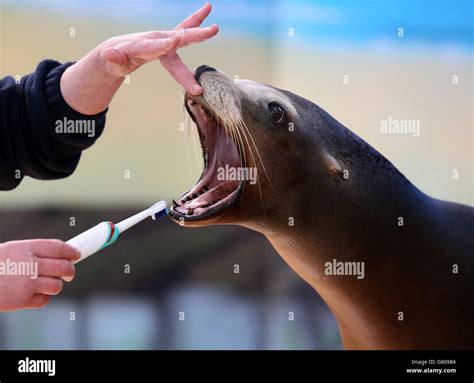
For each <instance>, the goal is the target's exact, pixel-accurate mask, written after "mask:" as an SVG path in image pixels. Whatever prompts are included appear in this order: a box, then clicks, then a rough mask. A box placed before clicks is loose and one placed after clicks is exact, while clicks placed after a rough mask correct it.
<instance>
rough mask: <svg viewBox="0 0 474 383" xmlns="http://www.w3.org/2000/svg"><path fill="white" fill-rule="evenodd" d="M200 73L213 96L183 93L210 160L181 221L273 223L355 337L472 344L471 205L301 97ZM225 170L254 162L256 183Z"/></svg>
mask: <svg viewBox="0 0 474 383" xmlns="http://www.w3.org/2000/svg"><path fill="white" fill-rule="evenodd" d="M195 75H196V78H197V80H198V81H199V82H200V84H201V85H202V87H203V89H204V93H203V95H201V96H192V95H190V94H186V95H185V99H184V102H185V107H186V109H187V111H188V112H189V114H190V116H191V118H192V119H193V120H194V121H195V122H196V125H197V127H198V132H199V136H200V140H201V144H202V150H203V157H204V171H203V173H202V175H201V178H200V180H199V181H198V182H197V184H196V186H195V187H194V188H192V189H191V190H190V191H188V192H187V193H185V194H184V195H183V196H182V197H181V198H179V199H178V202H174V201H173V207H172V208H171V210H170V216H171V217H172V219H173V220H175V221H176V222H179V223H180V224H182V225H185V226H187V227H196V226H205V225H214V224H237V225H242V226H245V227H247V228H250V229H253V230H256V231H258V232H260V233H262V234H264V235H265V236H266V237H267V238H268V240H269V241H270V242H271V243H272V245H273V246H274V247H275V249H276V250H277V251H278V253H279V254H280V255H281V256H282V257H283V258H284V260H285V261H286V262H287V263H288V265H289V266H290V267H291V268H292V269H293V270H294V271H295V272H296V273H297V274H298V275H299V276H301V278H303V279H304V280H305V281H306V282H307V283H309V284H310V285H311V286H312V287H313V288H314V289H315V290H316V291H317V292H318V293H319V294H320V296H321V297H322V298H323V299H324V301H325V302H326V303H327V305H328V307H329V308H330V310H331V311H332V313H333V314H334V316H335V318H336V320H337V323H338V326H339V330H340V334H341V338H342V342H343V345H344V347H345V348H348V349H458V348H459V349H462V348H473V347H474V326H473V323H474V258H473V254H474V251H473V250H474V235H473V228H474V209H473V208H472V207H470V206H465V205H461V204H458V203H452V202H446V201H441V200H438V199H434V198H431V197H430V196H428V195H426V194H425V193H423V192H422V191H420V190H419V189H418V188H417V187H415V186H414V185H413V184H412V183H411V182H410V181H409V180H408V179H407V178H405V177H404V176H403V174H401V173H400V172H399V171H398V170H397V169H396V168H395V166H394V165H392V164H391V163H390V162H389V161H388V160H387V159H386V158H385V157H384V156H382V155H381V154H380V153H379V152H377V151H376V150H375V149H374V148H372V147H371V146H370V145H369V144H367V143H366V142H364V141H363V140H362V139H361V138H359V137H358V136H357V135H356V134H354V133H353V132H351V131H350V130H349V129H347V128H346V127H344V126H343V125H342V124H340V123H339V122H338V121H336V120H335V119H334V118H333V117H331V116H330V115H329V114H328V113H326V112H325V111H324V110H322V109H321V108H320V107H319V106H317V105H315V104H313V103H312V102H310V101H308V100H306V99H304V98H302V97H299V96H297V95H295V94H293V93H290V92H288V91H285V90H281V89H278V88H274V87H272V86H269V85H263V84H260V83H257V82H254V81H248V80H239V81H233V80H231V79H230V78H229V77H227V76H226V75H225V74H224V73H222V72H220V71H218V70H216V69H214V68H211V67H208V66H201V67H199V68H198V69H197V70H196V72H195ZM223 168H227V169H230V168H233V169H242V168H254V169H256V173H257V174H258V182H256V183H254V184H253V185H252V184H251V183H250V182H248V180H246V179H242V178H238V177H231V176H230V175H229V174H227V178H226V177H222V174H221V176H220V177H219V176H218V174H219V172H220V173H222V169H223ZM235 174H240V175H242V174H244V173H242V172H240V171H239V172H234V175H235ZM361 271H362V272H361Z"/></svg>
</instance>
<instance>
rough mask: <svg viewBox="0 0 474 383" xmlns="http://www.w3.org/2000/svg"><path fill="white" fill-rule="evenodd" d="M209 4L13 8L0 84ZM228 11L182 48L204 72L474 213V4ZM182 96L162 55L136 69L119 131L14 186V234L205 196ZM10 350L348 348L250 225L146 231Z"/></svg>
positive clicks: (55, 303)
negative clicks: (193, 194)
mask: <svg viewBox="0 0 474 383" xmlns="http://www.w3.org/2000/svg"><path fill="white" fill-rule="evenodd" d="M201 5H202V4H201V2H196V1H180V2H174V1H151V0H149V1H145V0H143V1H140V0H139V1H121V0H113V1H98V0H95V1H92V0H90V1H88V0H70V1H53V0H36V1H33V0H31V1H23V0H15V1H6V0H3V1H1V7H0V24H1V27H0V76H1V77H3V76H6V75H12V76H15V75H20V76H21V75H24V74H27V73H29V72H31V71H33V70H34V68H35V67H36V65H37V64H38V63H39V62H40V61H41V60H43V59H45V58H53V59H56V60H58V61H61V62H65V61H73V60H78V59H79V58H81V57H82V56H83V55H85V54H86V53H87V52H88V51H89V50H91V49H92V48H94V47H95V46H97V45H98V44H99V43H101V42H102V41H104V40H106V39H107V38H109V37H112V36H114V35H119V34H125V33H131V32H137V31H146V30H154V29H171V28H173V27H174V26H175V25H176V24H177V23H179V21H180V20H181V19H183V18H184V17H185V16H187V15H188V14H190V13H192V12H193V11H194V10H195V9H197V8H198V7H199V6H201ZM213 6H214V10H213V12H212V14H211V16H210V17H209V18H208V20H207V21H206V24H211V23H217V24H219V25H220V27H221V31H220V33H219V34H218V36H217V37H216V38H214V39H212V40H211V41H208V42H206V43H204V44H201V45H199V46H192V47H189V48H186V49H184V50H182V51H181V55H182V57H183V59H184V60H185V62H186V63H187V64H188V65H189V66H190V67H195V66H198V65H200V64H209V65H211V66H215V67H218V68H219V69H221V70H223V71H224V72H226V73H227V74H228V75H229V76H231V77H234V76H235V77H238V78H241V79H243V78H248V79H252V80H256V81H259V82H263V83H269V84H272V85H274V86H277V87H280V88H284V89H288V90H290V91H292V92H294V93H297V94H299V95H301V96H303V97H305V98H307V99H310V100H312V101H313V102H316V103H317V104H318V105H320V106H321V107H322V108H323V109H325V110H326V111H328V112H329V113H330V114H332V115H333V116H334V117H335V118H336V119H338V120H339V121H340V122H341V123H343V124H344V125H346V126H347V127H348V128H350V129H351V130H353V131H354V132H355V133H357V134H358V135H360V136H361V137H362V138H363V139H365V140H366V141H368V142H369V143H370V144H371V145H373V146H374V147H375V148H377V149H378V150H379V151H380V152H381V153H382V154H384V155H385V156H386V157H387V158H388V159H389V160H390V161H392V162H393V163H394V164H395V166H397V167H398V169H399V170H400V171H402V172H403V173H404V174H405V175H406V176H407V177H408V178H409V179H410V180H411V181H412V182H414V183H415V184H416V185H417V186H418V187H419V188H420V189H422V190H423V191H424V192H426V193H428V194H430V195H432V196H434V197H438V198H443V199H447V200H452V201H457V202H461V203H466V204H471V205H472V204H473V156H472V155H473V151H472V146H473V134H472V127H473V124H472V122H473V111H472V105H473V97H472V91H473V78H472V65H473V48H474V46H473V39H472V37H473V36H472V33H473V30H472V29H473V5H472V1H470V0H456V1H448V0H419V1H409V0H385V1H383V2H382V1H352V0H331V1H330V0H321V1H303V0H301V1H291V2H290V1H271V0H267V1H258V0H252V1H250V0H249V1H214V2H213ZM181 97H182V90H181V89H180V88H179V87H178V85H177V84H176V83H175V82H174V81H173V80H172V79H171V78H170V76H169V75H168V74H167V73H165V71H164V70H163V69H162V68H161V67H160V64H159V63H153V64H148V65H146V66H145V67H143V68H141V69H140V70H139V71H137V72H136V73H133V74H132V75H131V77H130V80H129V81H128V83H127V84H124V86H122V88H121V89H120V91H119V93H118V94H117V95H116V97H115V99H114V101H113V103H112V104H111V106H110V110H109V113H108V116H107V127H106V130H105V132H104V134H103V135H102V137H101V138H100V139H99V140H98V142H97V143H96V144H95V145H94V146H93V147H92V148H91V149H89V150H88V151H87V152H85V153H84V154H83V157H82V160H81V163H80V166H79V167H78V169H77V171H76V172H75V173H74V174H73V175H72V176H71V177H69V178H67V179H65V180H59V181H54V182H50V181H48V182H42V181H37V180H32V179H25V180H24V181H23V182H22V183H21V185H20V186H19V187H18V188H17V189H15V190H13V191H10V192H2V193H0V242H3V241H8V240H13V239H27V238H40V237H41V238H48V237H54V238H60V239H63V240H67V239H69V238H71V237H73V236H75V235H76V234H78V233H80V232H82V231H83V230H85V229H87V228H89V227H91V226H93V225H95V224H96V223H98V222H100V221H103V220H112V221H118V220H121V219H123V218H125V217H127V216H129V215H131V214H133V213H135V212H136V211H137V210H141V209H143V208H145V207H148V206H149V205H151V204H153V203H154V202H156V201H158V200H160V199H166V200H167V201H170V199H171V198H173V197H176V196H179V195H180V194H181V193H182V192H184V191H185V190H187V189H188V188H189V187H190V186H192V185H193V184H194V183H195V181H196V180H197V178H198V177H199V174H200V171H201V167H202V160H201V159H200V157H199V155H197V154H196V150H195V147H194V145H193V134H192V132H183V131H181V129H180V126H182V125H181V124H182V122H183V121H184V114H183V108H182V102H181ZM390 118H391V119H394V120H415V121H418V122H419V126H420V136H419V137H413V135H409V134H382V133H381V129H380V127H381V121H383V120H388V119H390ZM197 152H199V150H197ZM455 175H456V176H455ZM71 218H74V220H72V219H71ZM73 221H74V223H75V225H71V222H73ZM236 266H238V269H239V272H238V273H236V272H235V271H236ZM128 271H129V272H128ZM0 348H3V349H50V348H53V349H58V348H59V349H110V348H119V349H157V348H158V349H159V348H162V349H215V348H224V349H338V348H341V345H340V339H339V335H338V331H337V325H336V323H335V321H334V319H333V317H332V315H331V313H330V312H329V311H328V309H327V308H326V306H325V305H324V303H323V302H322V301H321V299H320V298H319V297H318V295H317V294H316V293H315V292H314V291H313V290H312V289H311V288H310V287H309V286H307V285H306V284H305V283H304V282H303V281H302V280H300V279H299V278H298V277H297V276H296V275H295V274H294V273H293V272H292V271H291V270H290V269H289V267H288V266H287V265H286V264H285V263H284V262H283V261H282V260H281V259H280V257H279V256H278V254H276V252H275V251H274V250H273V248H272V247H271V246H270V245H269V243H268V242H267V241H266V239H265V238H264V237H263V236H261V235H260V234H258V233H255V232H251V231H249V230H247V229H244V228H241V227H209V228H201V229H186V228H182V227H179V226H177V225H175V224H173V223H171V222H170V221H169V220H168V219H167V218H165V219H162V220H161V221H159V222H153V221H151V220H150V221H149V222H145V223H142V224H140V225H139V226H137V227H135V228H134V229H132V230H130V231H129V232H127V234H126V235H124V236H123V238H121V239H119V241H118V243H117V244H116V245H114V246H112V247H110V248H107V249H106V250H104V251H102V253H101V254H100V255H96V256H94V258H91V259H90V260H88V261H87V262H84V263H83V264H81V265H80V266H78V270H77V276H76V278H75V280H74V282H73V283H71V284H69V285H68V286H66V287H65V289H64V291H63V293H62V294H61V295H60V296H58V297H56V298H54V299H53V300H52V303H51V304H50V305H49V306H48V307H47V308H45V309H42V310H39V311H23V312H17V313H8V314H0Z"/></svg>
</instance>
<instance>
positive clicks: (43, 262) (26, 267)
mask: <svg viewBox="0 0 474 383" xmlns="http://www.w3.org/2000/svg"><path fill="white" fill-rule="evenodd" d="M79 258H80V253H79V251H77V250H76V249H74V248H73V247H71V246H69V245H68V244H66V243H65V242H63V241H60V240H57V239H32V240H25V241H11V242H5V243H1V244H0V312H4V311H14V310H19V309H28V308H41V307H44V306H45V305H47V304H48V302H49V299H50V296H51V295H57V294H59V293H60V292H61V290H62V288H63V281H62V280H61V278H63V279H65V280H67V281H71V280H72V279H73V278H74V274H75V270H74V266H73V263H72V261H75V260H77V259H79Z"/></svg>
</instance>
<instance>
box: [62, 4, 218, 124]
mask: <svg viewBox="0 0 474 383" xmlns="http://www.w3.org/2000/svg"><path fill="white" fill-rule="evenodd" d="M210 12H211V5H210V4H208V3H206V5H204V6H203V7H202V8H200V9H199V10H197V11H196V12H195V13H193V14H192V15H191V16H189V17H188V18H186V19H185V20H184V21H183V22H182V23H180V24H179V25H178V26H177V27H176V28H175V29H174V30H172V31H151V32H141V33H132V34H128V35H123V36H117V37H113V38H111V39H109V40H107V41H105V42H104V43H102V44H100V45H99V46H98V47H97V48H95V49H94V50H92V51H91V52H90V53H89V54H88V55H86V56H85V57H83V58H82V59H81V60H79V61H78V62H77V63H75V64H74V65H72V66H71V67H69V68H68V69H67V70H66V71H65V72H64V73H63V75H62V77H61V93H62V94H63V97H64V99H65V100H66V102H67V103H68V104H69V105H70V106H71V107H72V108H73V109H75V110H76V111H78V112H80V113H83V114H86V115H93V114H97V113H100V112H102V111H103V110H105V109H106V108H107V106H108V105H109V103H110V101H111V100H112V97H113V96H114V94H115V92H116V91H117V89H118V88H119V87H120V85H121V84H122V83H123V78H124V76H125V75H127V74H130V73H131V72H133V71H135V70H136V69H137V68H139V67H140V66H142V65H143V64H145V63H147V62H151V61H155V60H158V59H159V60H160V61H161V63H162V65H163V66H164V67H165V68H166V69H167V70H168V71H169V73H170V74H171V75H172V76H173V78H174V79H175V80H176V81H177V82H178V83H180V84H181V85H182V86H183V87H184V88H185V89H186V91H188V92H189V93H191V94H195V95H197V94H200V93H202V88H201V86H200V85H199V84H198V83H197V81H196V80H195V78H194V75H193V74H192V72H191V71H190V70H189V69H188V68H187V66H186V65H185V64H184V63H183V62H182V61H181V59H180V57H179V55H178V54H177V53H176V50H177V49H179V48H182V47H185V46H187V45H190V44H194V43H199V42H202V41H205V40H207V39H209V38H211V37H213V36H214V35H215V34H216V33H217V32H218V31H219V28H218V26H217V25H211V26H210V27H207V28H199V25H201V23H202V22H203V21H204V19H205V18H206V17H207V16H208V15H209V13H210Z"/></svg>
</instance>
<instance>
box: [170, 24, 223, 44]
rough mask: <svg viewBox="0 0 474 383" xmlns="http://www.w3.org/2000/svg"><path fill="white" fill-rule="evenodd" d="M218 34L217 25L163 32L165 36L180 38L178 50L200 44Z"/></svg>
mask: <svg viewBox="0 0 474 383" xmlns="http://www.w3.org/2000/svg"><path fill="white" fill-rule="evenodd" d="M217 32H219V27H218V26H217V24H213V25H211V26H209V27H206V28H187V29H175V30H172V31H166V32H164V33H165V34H166V36H168V37H173V36H176V35H178V36H180V37H181V40H180V42H179V46H178V48H181V47H184V46H186V45H189V44H194V43H200V42H201V41H205V40H207V39H210V38H211V37H213V36H215V35H216V34H217Z"/></svg>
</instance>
